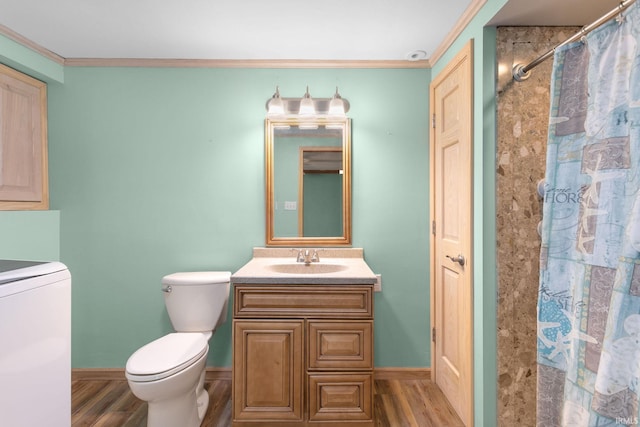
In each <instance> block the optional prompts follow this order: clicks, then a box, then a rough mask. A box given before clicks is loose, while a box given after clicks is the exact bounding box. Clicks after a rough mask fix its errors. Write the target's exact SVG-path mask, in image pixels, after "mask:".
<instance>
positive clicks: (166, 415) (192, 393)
mask: <svg viewBox="0 0 640 427" xmlns="http://www.w3.org/2000/svg"><path fill="white" fill-rule="evenodd" d="M206 360H207V355H206V353H205V354H204V355H203V356H202V357H201V358H200V359H198V361H197V362H196V363H194V364H193V365H191V366H190V367H188V368H187V369H186V370H185V371H182V372H179V373H177V374H175V375H173V376H171V377H168V378H165V379H162V380H160V381H154V382H150V383H144V382H132V381H129V387H130V388H131V391H132V392H133V394H134V395H136V396H137V397H138V398H139V399H142V400H144V401H146V402H147V404H148V412H147V427H176V426H180V427H200V425H201V424H202V420H203V418H204V415H205V414H206V412H207V408H208V406H209V394H208V393H207V391H206V390H205V389H204V377H205V369H204V368H205V363H206Z"/></svg>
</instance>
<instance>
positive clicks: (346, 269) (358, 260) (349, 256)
mask: <svg viewBox="0 0 640 427" xmlns="http://www.w3.org/2000/svg"><path fill="white" fill-rule="evenodd" d="M306 249H309V251H313V250H314V249H312V248H293V249H292V248H254V249H253V258H252V259H251V260H250V261H249V262H248V263H246V264H245V265H244V266H242V267H241V268H240V269H239V270H238V271H236V272H235V273H233V274H232V275H231V281H232V282H233V283H238V284H258V283H261V284H300V285H305V284H307V285H308V284H318V285H332V284H336V285H370V284H374V283H376V280H377V278H376V275H375V274H374V273H373V271H371V268H369V266H368V265H367V263H366V262H365V261H364V251H363V250H362V249H361V248H320V249H315V250H317V251H318V255H319V257H320V261H319V262H314V263H311V265H309V266H305V264H304V263H298V262H296V256H297V253H298V252H297V251H298V250H303V251H304V250H306ZM334 270H335V271H334Z"/></svg>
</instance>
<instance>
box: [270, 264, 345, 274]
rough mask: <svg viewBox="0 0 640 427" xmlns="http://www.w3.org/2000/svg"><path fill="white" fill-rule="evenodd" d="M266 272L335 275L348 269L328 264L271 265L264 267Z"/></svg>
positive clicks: (341, 265) (343, 266)
mask: <svg viewBox="0 0 640 427" xmlns="http://www.w3.org/2000/svg"><path fill="white" fill-rule="evenodd" d="M265 268H266V269H267V270H271V271H273V272H274V273H285V274H326V273H337V272H339V271H345V270H346V269H347V268H349V267H348V266H346V265H343V264H328V263H321V264H316V263H311V264H309V265H305V264H303V263H291V264H271V265H267V266H266V267H265Z"/></svg>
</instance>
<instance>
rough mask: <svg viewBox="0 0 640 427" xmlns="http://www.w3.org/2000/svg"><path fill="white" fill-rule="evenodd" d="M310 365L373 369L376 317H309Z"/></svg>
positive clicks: (312, 366) (325, 367) (308, 345)
mask: <svg viewBox="0 0 640 427" xmlns="http://www.w3.org/2000/svg"><path fill="white" fill-rule="evenodd" d="M308 331H309V332H308V334H307V340H308V341H307V349H308V350H307V351H308V354H309V369H333V370H336V369H345V370H357V369H373V321H372V320H368V321H359V322H357V321H324V322H323V321H315V320H314V321H309V329H308Z"/></svg>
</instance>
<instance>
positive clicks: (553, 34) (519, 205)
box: [496, 27, 579, 427]
mask: <svg viewBox="0 0 640 427" xmlns="http://www.w3.org/2000/svg"><path fill="white" fill-rule="evenodd" d="M578 30H579V28H575V27H500V28H498V31H497V37H498V39H497V49H498V52H497V53H498V55H497V56H498V69H499V76H498V100H497V101H498V102H497V105H498V111H497V116H498V119H497V122H498V123H497V125H498V141H497V152H496V156H497V159H496V160H497V162H496V164H497V171H496V181H497V182H496V185H497V229H498V233H497V239H498V242H497V246H498V254H497V258H498V260H497V268H498V425H499V426H504V427H509V426H519V427H528V426H531V427H533V426H535V425H536V304H537V298H538V277H539V275H538V267H539V262H538V260H539V254H540V237H539V235H538V232H537V226H538V222H539V221H540V220H541V219H542V203H543V201H542V199H541V197H539V196H538V193H537V183H538V181H539V180H541V179H543V178H544V171H545V161H546V159H545V156H546V141H547V125H548V116H549V91H550V81H551V66H552V63H553V58H550V59H548V60H547V61H545V62H544V63H542V64H541V65H539V66H538V67H536V68H534V69H533V70H531V76H530V77H529V79H527V80H525V81H523V82H515V81H514V80H513V79H512V78H511V69H512V68H513V66H514V65H515V64H518V63H523V64H527V63H529V62H530V61H532V60H533V59H535V58H537V57H538V56H539V55H541V54H543V53H545V52H546V51H547V50H549V49H551V48H553V47H554V46H556V45H557V44H559V43H561V42H563V41H564V40H566V39H567V38H568V37H570V36H571V35H573V34H574V33H576V32H577V31H578Z"/></svg>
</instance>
